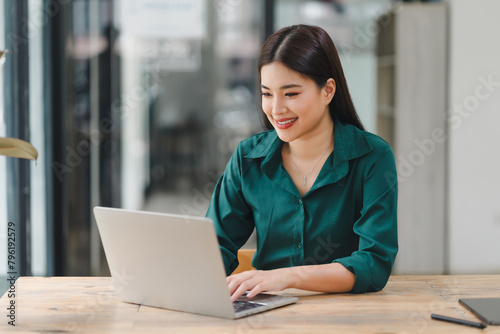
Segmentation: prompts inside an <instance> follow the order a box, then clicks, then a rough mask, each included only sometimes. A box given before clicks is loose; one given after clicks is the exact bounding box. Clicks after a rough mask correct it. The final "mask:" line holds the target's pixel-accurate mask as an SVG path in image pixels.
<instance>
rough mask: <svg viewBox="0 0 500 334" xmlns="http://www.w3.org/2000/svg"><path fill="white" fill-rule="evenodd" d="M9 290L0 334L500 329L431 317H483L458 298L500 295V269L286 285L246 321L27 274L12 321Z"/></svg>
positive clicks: (87, 281)
mask: <svg viewBox="0 0 500 334" xmlns="http://www.w3.org/2000/svg"><path fill="white" fill-rule="evenodd" d="M7 293H8V291H7ZM7 293H6V294H4V295H3V297H2V298H1V299H0V310H1V311H0V315H1V316H0V319H1V320H0V333H5V332H9V331H13V332H19V333H85V332H92V333H108V332H116V333H132V332H133V333H218V334H222V333H238V334H245V333H500V326H491V325H490V326H488V328H486V329H485V330H482V331H481V330H480V329H475V328H470V327H465V326H460V325H455V324H449V323H445V322H441V321H436V320H431V318H430V316H431V313H438V314H443V315H448V316H452V317H458V318H463V319H468V320H473V321H478V319H477V318H476V317H475V316H474V315H473V314H472V313H470V312H469V311H468V310H466V309H465V308H464V307H463V306H461V305H460V304H459V303H458V299H459V298H464V297H500V275H484V276H393V277H391V279H390V281H389V283H388V284H387V286H386V288H385V289H384V290H383V291H380V292H377V293H366V294H359V295H354V294H336V295H335V294H320V293H311V292H307V291H301V290H286V291H284V292H282V293H283V294H290V295H296V296H298V297H299V302H298V303H297V304H294V305H290V306H286V307H283V308H280V309H276V310H272V311H268V312H264V313H261V314H258V315H254V316H250V317H247V318H243V319H239V320H226V319H219V318H213V317H208V316H201V315H195V314H189V313H182V312H176V311H170V310H165V309H160V308H154V307H147V306H140V305H135V304H129V303H124V302H121V301H119V300H118V299H117V297H116V294H115V290H114V288H113V287H112V284H111V279H110V278H109V277H49V278H43V277H21V278H19V279H18V280H17V285H16V299H15V303H16V304H15V305H16V314H15V315H16V321H15V324H16V326H15V327H13V326H10V325H8V323H7V322H8V321H9V318H8V317H7V315H8V312H9V311H8V310H7V307H9V305H10V304H9V303H10V301H11V300H12V299H9V298H8V295H7Z"/></svg>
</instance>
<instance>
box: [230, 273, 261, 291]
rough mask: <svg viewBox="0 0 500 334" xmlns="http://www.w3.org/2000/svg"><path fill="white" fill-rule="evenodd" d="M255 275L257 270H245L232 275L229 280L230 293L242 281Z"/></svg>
mask: <svg viewBox="0 0 500 334" xmlns="http://www.w3.org/2000/svg"><path fill="white" fill-rule="evenodd" d="M254 276H255V272H244V273H240V274H237V275H233V276H231V279H229V280H228V288H229V293H230V294H233V293H234V291H235V290H236V289H237V288H238V287H239V286H240V284H241V283H243V282H245V281H247V280H250V279H252V278H253V277H254Z"/></svg>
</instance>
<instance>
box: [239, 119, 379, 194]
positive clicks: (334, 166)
mask: <svg viewBox="0 0 500 334" xmlns="http://www.w3.org/2000/svg"><path fill="white" fill-rule="evenodd" d="M364 134H365V132H364V131H363V130H360V129H358V128H357V127H355V126H354V125H350V124H343V123H341V122H340V121H338V120H337V121H336V122H335V128H334V137H335V143H334V154H332V155H331V156H330V157H329V159H327V161H326V163H325V166H324V167H323V170H322V171H321V173H320V176H321V178H320V181H319V182H317V183H316V184H315V185H314V189H315V188H319V187H321V186H324V185H326V184H329V183H335V182H338V181H339V180H341V179H342V178H344V177H345V176H346V175H347V173H348V172H349V160H352V159H356V158H359V157H361V156H363V155H365V154H367V153H369V152H370V151H372V147H371V146H370V144H369V143H368V141H367V140H366V138H365V135H364ZM282 144H283V142H282V141H281V139H279V137H278V135H277V133H276V131H275V130H270V131H268V132H267V134H266V135H265V136H264V137H263V139H262V140H261V141H260V142H259V143H258V144H257V145H256V146H255V147H254V148H253V150H251V151H250V152H249V153H248V154H247V155H245V158H249V159H259V158H264V160H263V161H262V163H261V168H262V170H263V171H264V173H266V175H267V176H268V177H269V178H271V179H273V177H274V176H278V175H277V174H276V173H278V170H279V168H278V167H279V165H280V163H281V146H282ZM332 157H333V158H332ZM311 190H313V188H311Z"/></svg>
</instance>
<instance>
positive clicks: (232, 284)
mask: <svg viewBox="0 0 500 334" xmlns="http://www.w3.org/2000/svg"><path fill="white" fill-rule="evenodd" d="M288 269H289V268H283V269H274V270H249V271H245V272H242V273H240V274H236V275H231V276H228V277H227V283H228V286H229V292H230V293H231V301H233V302H234V301H235V300H236V299H238V298H239V297H241V296H242V295H243V294H244V293H245V292H246V291H249V292H248V294H247V297H248V298H252V297H255V296H256V295H257V294H259V293H261V292H263V291H281V290H284V289H286V288H289V287H290V284H291V282H292V279H291V273H290V272H289V271H290V270H288Z"/></svg>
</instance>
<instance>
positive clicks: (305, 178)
mask: <svg viewBox="0 0 500 334" xmlns="http://www.w3.org/2000/svg"><path fill="white" fill-rule="evenodd" d="M304 185H306V177H305V176H304Z"/></svg>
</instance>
